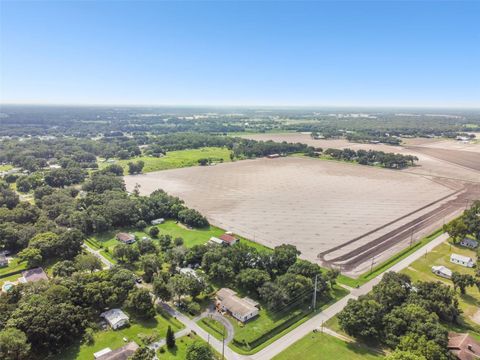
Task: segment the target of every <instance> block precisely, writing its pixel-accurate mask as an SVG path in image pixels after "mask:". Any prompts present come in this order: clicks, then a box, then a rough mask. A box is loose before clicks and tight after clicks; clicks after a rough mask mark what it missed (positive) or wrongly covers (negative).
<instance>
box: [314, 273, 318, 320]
mask: <svg viewBox="0 0 480 360" xmlns="http://www.w3.org/2000/svg"><path fill="white" fill-rule="evenodd" d="M317 280H318V275H315V288H314V290H313V311H315V306H317Z"/></svg>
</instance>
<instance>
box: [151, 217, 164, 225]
mask: <svg viewBox="0 0 480 360" xmlns="http://www.w3.org/2000/svg"><path fill="white" fill-rule="evenodd" d="M164 222H165V219H164V218H160V219H155V220H152V221H151V222H150V223H151V224H152V225H160V224H163V223H164Z"/></svg>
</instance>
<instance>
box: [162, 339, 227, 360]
mask: <svg viewBox="0 0 480 360" xmlns="http://www.w3.org/2000/svg"><path fill="white" fill-rule="evenodd" d="M194 342H202V343H204V342H205V341H203V340H202V338H200V337H199V336H198V335H194V334H192V333H190V334H189V335H187V336H182V337H181V338H179V339H177V340H176V343H175V345H176V346H175V348H173V349H168V348H167V347H166V346H163V349H164V350H165V351H164V352H162V351H160V350H159V351H158V352H157V354H158V358H159V359H161V360H185V357H186V354H187V347H188V346H189V345H190V344H193V343H194ZM214 352H215V350H214ZM215 359H221V356H220V355H219V354H218V353H215Z"/></svg>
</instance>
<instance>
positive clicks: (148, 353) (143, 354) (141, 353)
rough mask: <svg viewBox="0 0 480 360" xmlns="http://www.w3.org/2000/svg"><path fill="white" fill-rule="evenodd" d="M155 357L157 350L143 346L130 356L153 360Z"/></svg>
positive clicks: (132, 359) (133, 358)
mask: <svg viewBox="0 0 480 360" xmlns="http://www.w3.org/2000/svg"><path fill="white" fill-rule="evenodd" d="M154 357H155V350H153V349H149V348H147V347H141V348H139V349H137V351H135V353H134V354H133V355H132V356H131V357H130V358H129V360H152V359H153V358H154Z"/></svg>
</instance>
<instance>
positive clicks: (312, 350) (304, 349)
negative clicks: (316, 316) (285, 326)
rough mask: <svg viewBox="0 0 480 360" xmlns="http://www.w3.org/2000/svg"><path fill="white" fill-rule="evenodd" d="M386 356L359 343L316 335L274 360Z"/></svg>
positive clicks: (360, 359) (354, 359)
mask: <svg viewBox="0 0 480 360" xmlns="http://www.w3.org/2000/svg"><path fill="white" fill-rule="evenodd" d="M383 358H384V355H382V354H378V353H376V352H374V351H373V350H371V349H369V348H367V347H365V346H364V345H360V344H357V343H348V342H345V341H343V340H340V339H337V338H335V337H333V336H330V335H327V334H323V333H315V334H309V335H307V336H305V337H304V338H303V339H301V340H299V341H297V342H296V343H294V344H293V345H292V346H290V347H289V348H288V349H287V350H285V351H283V352H282V353H280V354H279V355H277V356H275V357H274V358H273V359H274V360H290V359H303V360H330V359H335V360H357V359H358V360H374V359H383Z"/></svg>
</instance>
